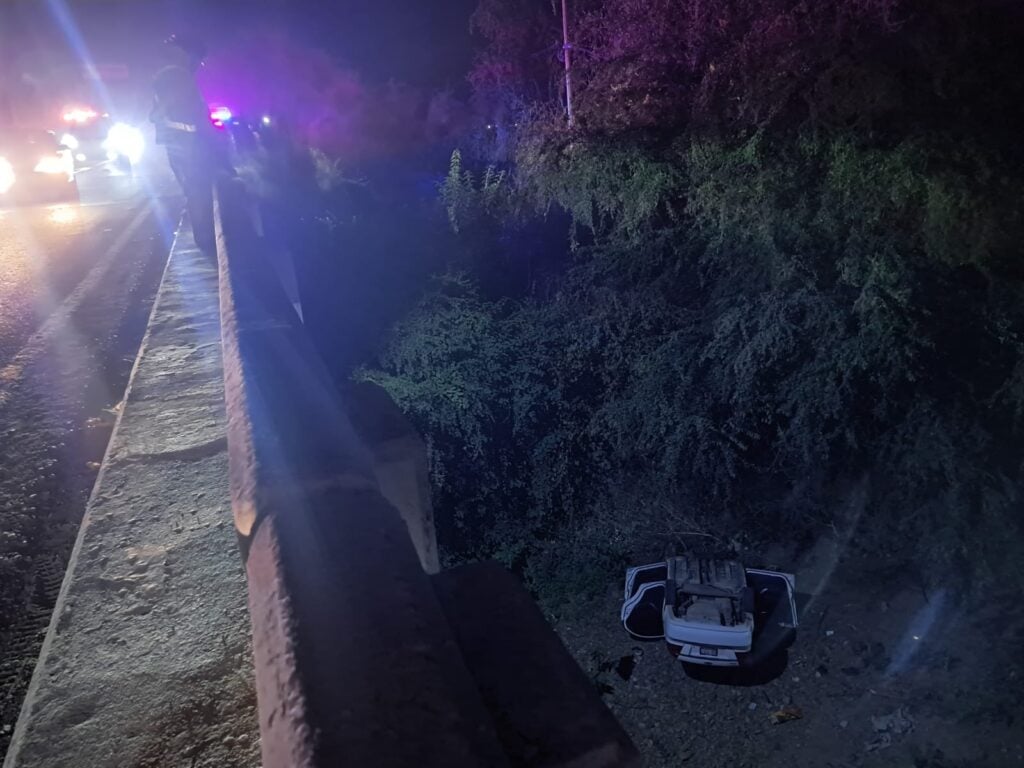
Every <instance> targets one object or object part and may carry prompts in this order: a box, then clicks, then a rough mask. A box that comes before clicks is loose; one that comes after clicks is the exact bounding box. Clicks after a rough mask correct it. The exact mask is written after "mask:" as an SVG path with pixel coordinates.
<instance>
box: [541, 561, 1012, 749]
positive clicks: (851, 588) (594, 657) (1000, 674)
mask: <svg viewBox="0 0 1024 768" xmlns="http://www.w3.org/2000/svg"><path fill="white" fill-rule="evenodd" d="M818 554H819V555H820V554H821V551H820V548H819V553H818ZM804 571H806V572H807V573H806V574H805V575H806V576H809V578H804V579H803V580H802V583H803V585H804V586H805V588H806V587H807V585H808V584H809V583H811V582H814V581H816V580H819V579H820V580H821V583H822V588H821V590H820V592H819V593H818V595H817V596H815V597H813V598H809V597H808V596H807V595H802V596H801V601H800V602H801V603H803V608H802V615H801V627H800V631H799V634H798V637H797V641H796V643H795V645H794V646H793V648H792V649H791V650H790V654H789V657H788V659H787V660H786V663H785V665H784V666H780V667H778V668H776V669H772V670H767V671H764V672H763V673H762V677H763V678H764V679H753V678H749V677H747V678H737V677H732V676H730V675H728V674H703V673H702V672H703V671H702V670H698V673H700V674H694V673H688V672H687V669H688V668H686V667H684V666H683V665H681V664H680V663H678V662H677V661H675V660H674V659H673V658H671V657H670V656H669V654H668V653H666V651H665V646H664V644H663V643H660V642H658V643H637V642H636V641H635V640H632V639H631V638H630V637H629V636H628V635H627V634H626V633H625V632H624V631H623V630H622V628H621V625H619V624H618V622H617V618H618V610H619V604H620V602H621V598H622V593H621V589H622V587H621V584H610V585H609V588H608V593H607V595H606V596H605V598H604V599H601V600H598V601H595V602H594V603H593V604H591V605H589V606H586V607H585V609H583V610H579V611H577V612H576V613H575V615H574V616H564V617H562V619H561V620H560V621H559V624H558V629H559V632H560V634H561V635H562V638H563V639H564V641H565V642H566V644H567V645H568V647H569V649H570V650H571V651H572V652H573V654H574V655H575V656H576V658H577V660H578V661H579V662H580V664H581V665H582V666H583V668H584V669H585V670H586V671H587V672H588V674H590V675H592V676H593V679H594V681H595V684H596V685H597V686H598V687H599V688H600V689H601V690H602V691H603V692H604V700H605V702H606V703H607V704H608V706H609V707H611V708H612V710H613V711H614V712H615V714H616V715H617V716H618V717H619V719H620V720H621V722H622V723H623V724H624V726H625V727H626V729H627V730H628V731H629V733H630V734H631V735H632V737H633V739H634V740H635V742H636V744H637V746H638V747H639V749H640V751H641V752H642V754H643V756H644V758H645V764H646V765H648V766H651V767H652V768H653V767H655V766H665V767H666V768H667V767H668V766H674V767H675V766H680V765H695V766H702V768H714V767H715V766H722V767H723V768H726V767H727V768H743V767H744V766H758V768H771V767H772V766H778V767H779V768H784V767H785V768H800V767H801V766H807V768H811V767H813V768H854V767H857V768H861V767H863V768H873V767H876V766H877V767H881V766H912V767H913V768H967V767H968V766H970V767H972V768H974V767H977V768H981V767H982V766H985V767H986V768H989V767H991V768H999V767H1001V766H1007V767H1008V768H1009V767H1010V766H1021V765H1024V686H1022V684H1021V683H1022V678H1024V667H1022V662H1021V658H1020V651H1021V650H1022V649H1024V606H1022V605H1021V603H1020V599H1019V598H1020V595H1019V593H1018V594H1016V595H1014V594H1011V593H1008V594H1005V595H992V596H991V599H989V600H987V601H986V602H984V603H981V602H978V601H976V600H969V599H964V598H956V597H954V596H951V595H949V594H946V593H943V592H941V591H932V592H926V591H925V590H923V589H922V588H921V587H920V586H918V585H916V584H914V583H912V581H911V580H910V579H907V578H905V577H903V576H902V575H901V574H899V573H887V572H880V571H879V570H878V568H877V566H873V564H872V563H871V562H870V561H865V560H861V559H858V558H855V557H850V558H847V559H840V560H839V562H838V565H837V566H836V567H835V568H834V570H833V569H832V568H831V567H828V568H824V569H823V568H822V567H821V564H820V563H813V562H805V563H804V566H803V568H797V574H798V585H800V584H801V580H799V576H800V575H801V573H802V572H804Z"/></svg>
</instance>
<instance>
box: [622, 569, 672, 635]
mask: <svg viewBox="0 0 1024 768" xmlns="http://www.w3.org/2000/svg"><path fill="white" fill-rule="evenodd" d="M667 576H668V566H667V565H666V564H665V563H664V562H660V563H651V564H650V565H640V566H637V567H635V568H630V569H629V570H627V571H626V583H625V590H624V593H623V601H622V611H621V616H620V617H621V619H622V625H623V626H624V627H625V628H626V631H627V632H629V634H631V635H632V636H633V637H635V638H637V639H639V640H659V639H661V638H662V637H664V636H665V626H664V623H663V620H662V609H663V608H664V605H665V579H666V578H667Z"/></svg>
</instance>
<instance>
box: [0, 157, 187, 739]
mask: <svg viewBox="0 0 1024 768" xmlns="http://www.w3.org/2000/svg"><path fill="white" fill-rule="evenodd" d="M79 188H80V191H81V202H80V203H78V204H75V205H58V206H37V207H22V208H16V209H0V756H2V755H3V754H4V753H5V752H6V749H7V745H8V742H9V739H10V735H11V731H12V730H13V726H14V722H15V720H16V718H17V715H18V711H19V709H20V707H21V701H22V698H23V697H24V694H25V690H26V688H27V686H28V683H29V680H30V678H31V675H32V670H33V667H34V664H35V659H36V657H37V656H38V653H39V647H40V644H41V642H42V639H43V635H44V634H45V630H46V626H47V624H48V622H49V618H50V612H51V610H52V607H53V604H54V601H55V600H56V597H57V592H58V590H59V588H60V582H61V579H62V578H63V573H64V570H65V566H66V564H67V560H68V557H69V555H70V552H71V548H72V546H73V544H74V540H75V536H76V533H77V530H78V525H79V523H80V521H81V517H82V513H83V512H84V510H85V505H86V502H87V500H88V496H89V493H90V491H91V489H92V485H93V482H94V480H95V477H96V472H97V470H98V466H99V465H98V462H100V460H101V459H102V456H103V452H104V450H105V448H106V444H107V441H108V440H109V437H110V432H111V429H112V426H113V422H114V418H115V417H116V413H117V406H118V403H119V402H120V400H121V398H122V396H123V393H124V388H125V385H126V384H127V380H128V376H129V374H130V371H131V366H132V363H133V361H134V359H135V356H136V353H137V352H138V348H139V344H140V342H141V340H142V336H143V333H144V331H145V326H146V321H147V319H148V316H149V312H150V309H151V306H152V301H153V297H154V295H155V293H156V289H157V287H158V285H159V281H160V276H161V274H162V272H163V268H164V265H165V263H166V260H167V255H168V253H169V251H170V246H171V243H172V240H173V236H174V231H175V229H176V227H177V222H178V218H179V214H180V211H181V207H182V204H181V200H180V197H179V195H178V192H177V190H176V189H175V186H174V180H173V178H172V177H171V175H170V173H169V171H168V170H167V168H166V164H165V162H164V161H163V160H162V158H159V157H154V158H152V159H151V160H149V161H148V162H146V161H144V163H143V164H142V166H141V167H140V168H138V169H137V170H136V172H135V173H134V174H129V175H126V174H124V173H121V172H119V171H118V170H116V169H114V168H112V167H109V166H106V165H103V166H99V167H96V168H92V169H88V170H84V171H83V172H82V173H80V174H79Z"/></svg>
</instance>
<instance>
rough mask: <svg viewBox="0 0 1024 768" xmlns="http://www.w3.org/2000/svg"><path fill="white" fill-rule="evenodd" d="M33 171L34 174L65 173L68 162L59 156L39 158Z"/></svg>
mask: <svg viewBox="0 0 1024 768" xmlns="http://www.w3.org/2000/svg"><path fill="white" fill-rule="evenodd" d="M33 170H34V171H35V172H36V173H67V172H68V161H67V160H66V159H65V158H63V157H61V156H60V155H47V156H46V157H41V158H39V162H38V163H36V167H35V168H34V169H33Z"/></svg>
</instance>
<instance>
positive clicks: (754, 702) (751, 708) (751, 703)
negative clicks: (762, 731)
mask: <svg viewBox="0 0 1024 768" xmlns="http://www.w3.org/2000/svg"><path fill="white" fill-rule="evenodd" d="M747 709H749V710H750V711H751V712H753V711H754V710H755V709H757V702H756V701H752V702H750V703H749V704H747Z"/></svg>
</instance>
